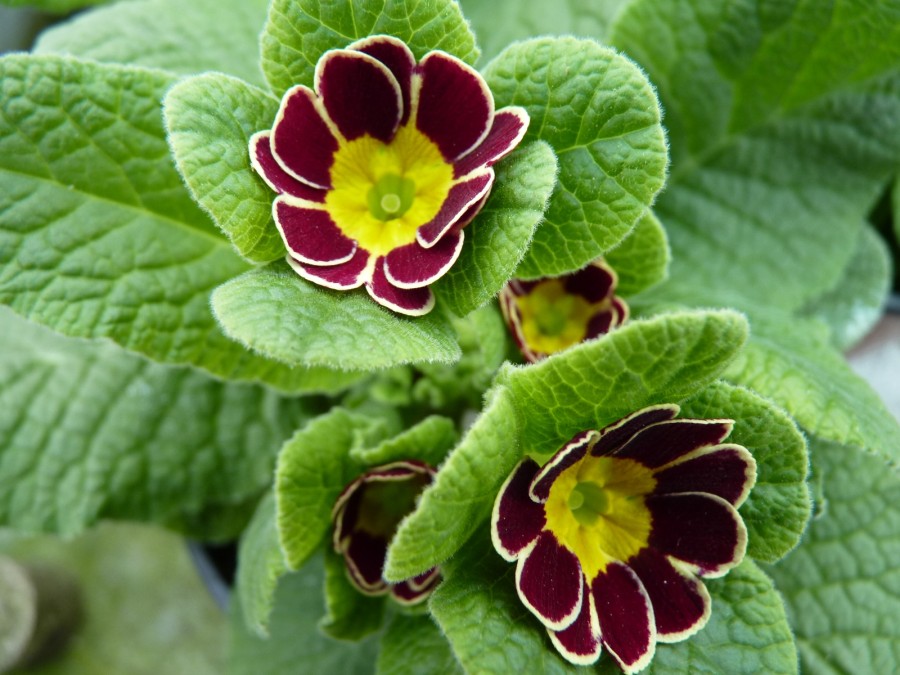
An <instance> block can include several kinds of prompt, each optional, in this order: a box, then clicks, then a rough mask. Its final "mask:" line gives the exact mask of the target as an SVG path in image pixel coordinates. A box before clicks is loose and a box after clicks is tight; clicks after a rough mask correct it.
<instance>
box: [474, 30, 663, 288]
mask: <svg viewBox="0 0 900 675" xmlns="http://www.w3.org/2000/svg"><path fill="white" fill-rule="evenodd" d="M485 78H486V79H487V81H488V84H489V85H490V87H491V90H492V91H493V92H494V97H495V99H496V101H497V105H498V107H499V106H505V105H520V106H523V107H524V108H525V109H527V110H528V114H529V115H530V116H531V124H530V125H529V127H528V134H527V135H526V137H525V138H526V140H536V139H540V140H544V141H547V142H548V143H549V144H550V145H551V146H552V147H553V149H554V151H555V152H556V155H557V157H558V159H559V180H558V182H557V185H556V190H555V191H554V193H553V197H552V198H551V200H550V206H549V208H548V209H547V213H546V214H545V219H544V222H543V223H542V224H541V226H540V227H539V228H538V229H537V232H535V235H534V240H533V242H532V245H531V249H530V250H529V252H528V254H527V255H526V256H525V259H524V260H523V261H522V264H521V265H520V266H519V269H518V271H517V273H516V276H519V277H527V278H534V277H540V276H552V275H557V274H560V273H563V272H568V271H572V270H576V269H579V268H581V267H583V266H584V265H586V264H587V263H588V262H589V261H591V260H593V259H594V258H596V257H598V256H599V255H601V254H603V253H604V252H606V251H608V250H609V249H611V248H613V247H614V246H616V245H617V244H618V243H619V242H621V241H622V239H624V238H625V235H627V234H628V232H629V231H630V230H631V228H632V226H633V225H634V224H635V222H636V221H637V219H638V218H640V216H641V215H643V213H644V212H645V211H646V210H647V207H648V206H650V204H651V202H652V201H653V198H654V196H655V195H656V193H657V192H658V191H659V189H660V188H661V187H662V185H663V182H664V181H665V172H666V163H667V161H668V157H667V153H666V142H665V134H664V133H663V129H662V126H661V125H660V112H659V106H658V105H657V101H656V96H655V94H654V93H653V88H652V87H651V86H650V83H649V82H648V81H647V78H646V77H644V75H643V73H642V72H641V71H640V69H638V68H637V67H636V66H635V65H634V64H633V63H632V62H631V61H629V60H628V59H627V58H625V57H624V56H622V55H620V54H617V53H616V52H615V51H613V50H611V49H607V48H606V47H602V46H600V45H599V44H598V43H596V42H594V41H592V40H579V39H575V38H541V39H536V40H529V41H526V42H521V43H517V44H513V45H511V46H510V47H508V48H507V49H506V50H504V51H503V52H502V53H501V54H500V56H498V57H497V58H496V59H494V60H493V61H491V63H490V64H488V66H487V68H486V69H485Z"/></svg>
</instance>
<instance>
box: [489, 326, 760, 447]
mask: <svg viewBox="0 0 900 675" xmlns="http://www.w3.org/2000/svg"><path fill="white" fill-rule="evenodd" d="M746 337H747V323H746V321H745V320H744V318H743V317H742V316H741V315H740V314H737V313H735V312H730V311H724V310H723V311H706V312H700V311H697V312H681V313H672V314H663V315H660V316H658V317H655V318H653V319H649V320H644V321H632V322H630V323H628V324H626V325H625V326H623V327H621V328H618V329H616V330H614V331H612V332H611V333H608V334H607V335H605V336H603V337H601V338H600V339H598V340H593V341H590V342H586V343H583V344H580V345H577V346H575V347H572V348H571V349H568V350H566V351H564V352H561V353H559V354H556V355H554V356H551V357H550V358H548V359H546V360H545V361H542V362H541V363H538V364H536V365H534V366H528V367H522V368H514V367H507V369H506V370H505V371H501V375H500V382H503V383H506V384H508V386H509V387H510V389H511V391H512V394H513V397H514V401H515V405H516V409H517V410H518V411H519V416H520V419H521V420H522V424H523V429H522V442H523V444H524V448H525V450H526V452H532V453H538V454H549V453H553V452H556V450H558V449H559V448H560V447H561V446H562V445H563V444H564V443H565V442H566V441H567V440H568V439H570V438H571V437H572V436H574V435H575V434H576V433H578V432H579V431H583V430H585V429H600V428H601V427H603V426H605V425H606V424H609V423H610V422H614V421H616V420H617V419H620V418H622V417H625V416H626V415H628V414H630V413H632V412H634V411H635V410H638V409H640V408H643V407H644V406H647V405H651V404H654V403H663V402H678V401H681V400H683V399H685V398H687V397H689V396H691V395H692V394H695V393H696V392H698V391H699V390H700V389H702V388H703V387H704V386H706V385H708V384H709V383H710V382H712V381H713V380H714V379H715V378H716V377H717V376H718V375H719V374H720V373H721V372H722V370H723V369H724V368H725V367H726V366H727V365H728V363H729V362H730V361H731V360H732V359H733V358H734V357H735V355H736V354H737V353H738V351H739V350H740V348H741V346H742V345H743V343H744V340H745V339H746Z"/></svg>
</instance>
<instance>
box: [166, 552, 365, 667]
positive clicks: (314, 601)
mask: <svg viewBox="0 0 900 675" xmlns="http://www.w3.org/2000/svg"><path fill="white" fill-rule="evenodd" d="M323 583H324V580H323V576H322V558H321V556H316V557H315V558H313V559H312V560H311V561H310V562H309V564H307V565H306V566H305V567H304V568H303V569H302V570H300V571H299V572H296V573H293V574H287V575H285V576H283V577H282V578H281V580H280V581H279V583H278V589H277V591H276V593H275V607H274V609H273V611H272V617H271V621H270V624H269V630H270V635H269V638H268V639H262V638H260V637H259V636H257V635H254V634H252V633H250V632H249V631H247V629H246V627H245V626H244V622H243V620H242V619H241V607H240V602H239V600H240V598H237V600H238V602H235V603H234V606H233V607H232V609H231V627H232V635H231V654H230V663H229V668H228V673H229V675H284V673H292V672H296V671H297V670H298V669H300V670H309V672H315V673H316V675H369V674H371V673H372V671H373V664H374V663H375V658H376V654H377V649H378V641H377V639H376V638H375V637H372V638H370V639H368V640H365V641H364V642H360V643H357V644H350V643H347V642H339V641H337V640H332V639H331V638H328V637H326V636H325V635H323V634H322V633H321V632H320V631H319V630H318V628H317V624H318V622H319V620H320V618H321V616H322V611H323V610H322V585H323ZM155 665H156V666H157V668H158V663H157V664H155ZM310 669H311V670H310Z"/></svg>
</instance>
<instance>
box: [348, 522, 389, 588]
mask: <svg viewBox="0 0 900 675" xmlns="http://www.w3.org/2000/svg"><path fill="white" fill-rule="evenodd" d="M343 553H344V562H345V563H346V565H347V571H348V572H349V573H350V580H351V581H352V582H353V584H354V585H355V586H356V587H357V588H358V589H359V590H360V591H362V592H363V593H365V594H367V595H381V594H382V593H384V592H386V591H387V590H388V585H387V583H386V582H385V581H384V579H382V578H381V573H382V572H383V571H384V560H385V556H386V555H387V542H386V541H385V540H384V539H382V538H380V537H373V536H372V535H370V534H369V533H368V532H365V531H364V530H354V532H353V534H352V535H351V536H350V537H349V539H348V544H347V546H346V547H345V549H344V551H343Z"/></svg>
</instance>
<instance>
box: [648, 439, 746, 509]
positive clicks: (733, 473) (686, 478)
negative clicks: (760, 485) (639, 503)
mask: <svg viewBox="0 0 900 675" xmlns="http://www.w3.org/2000/svg"><path fill="white" fill-rule="evenodd" d="M655 478H656V487H655V488H654V490H653V493H654V494H672V493H676V492H707V493H709V494H713V495H717V496H719V497H721V498H722V499H724V500H725V501H727V502H729V503H730V504H732V505H734V506H736V507H737V506H740V505H741V504H743V503H744V500H745V499H746V498H747V495H748V494H749V493H750V489H751V488H752V487H753V484H754V483H755V482H756V461H755V460H754V459H753V456H752V455H751V454H750V453H749V452H748V451H747V449H746V448H744V447H742V446H740V445H730V444H729V445H722V446H713V447H712V448H709V449H704V450H701V451H699V453H697V454H696V456H689V458H688V459H686V460H684V461H680V462H677V463H675V464H672V465H670V466H669V467H667V468H665V469H663V470H662V471H659V472H658V473H656V474H655Z"/></svg>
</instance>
